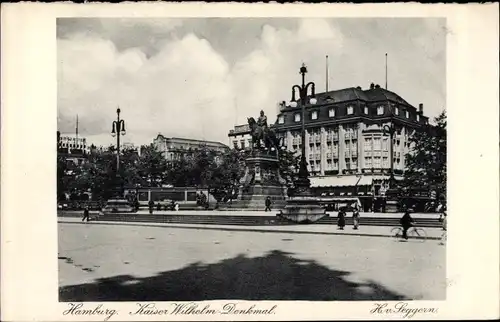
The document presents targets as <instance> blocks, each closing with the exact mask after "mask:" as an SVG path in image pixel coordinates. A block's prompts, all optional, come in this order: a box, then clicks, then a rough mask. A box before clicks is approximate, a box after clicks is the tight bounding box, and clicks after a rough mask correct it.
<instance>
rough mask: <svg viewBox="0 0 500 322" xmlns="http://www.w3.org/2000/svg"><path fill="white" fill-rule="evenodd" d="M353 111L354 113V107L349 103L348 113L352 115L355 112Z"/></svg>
mask: <svg viewBox="0 0 500 322" xmlns="http://www.w3.org/2000/svg"><path fill="white" fill-rule="evenodd" d="M353 113H354V107H352V106H350V105H349V106H348V107H347V115H351V114H353Z"/></svg>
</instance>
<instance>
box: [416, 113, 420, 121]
mask: <svg viewBox="0 0 500 322" xmlns="http://www.w3.org/2000/svg"><path fill="white" fill-rule="evenodd" d="M417 122H420V115H418V114H417Z"/></svg>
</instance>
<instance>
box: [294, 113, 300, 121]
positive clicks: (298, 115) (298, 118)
mask: <svg viewBox="0 0 500 322" xmlns="http://www.w3.org/2000/svg"><path fill="white" fill-rule="evenodd" d="M295 122H300V114H299V113H296V114H295Z"/></svg>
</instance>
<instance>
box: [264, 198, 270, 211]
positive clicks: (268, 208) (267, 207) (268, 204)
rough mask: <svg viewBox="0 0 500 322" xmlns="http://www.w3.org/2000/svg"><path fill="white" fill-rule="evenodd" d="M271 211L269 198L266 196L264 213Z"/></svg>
mask: <svg viewBox="0 0 500 322" xmlns="http://www.w3.org/2000/svg"><path fill="white" fill-rule="evenodd" d="M267 210H269V211H271V197H269V196H267V198H266V210H265V211H267Z"/></svg>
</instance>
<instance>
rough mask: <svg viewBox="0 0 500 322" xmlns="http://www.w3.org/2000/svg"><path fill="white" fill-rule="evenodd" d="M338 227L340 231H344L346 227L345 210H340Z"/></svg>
mask: <svg viewBox="0 0 500 322" xmlns="http://www.w3.org/2000/svg"><path fill="white" fill-rule="evenodd" d="M337 225H338V226H339V229H340V230H344V226H345V208H343V207H342V208H340V211H339V214H338V215H337Z"/></svg>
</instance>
